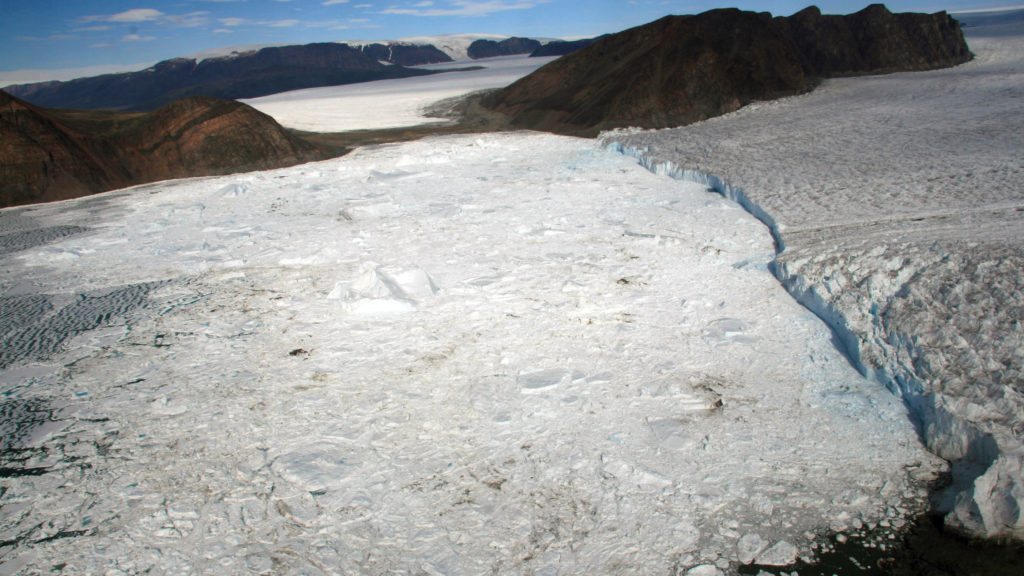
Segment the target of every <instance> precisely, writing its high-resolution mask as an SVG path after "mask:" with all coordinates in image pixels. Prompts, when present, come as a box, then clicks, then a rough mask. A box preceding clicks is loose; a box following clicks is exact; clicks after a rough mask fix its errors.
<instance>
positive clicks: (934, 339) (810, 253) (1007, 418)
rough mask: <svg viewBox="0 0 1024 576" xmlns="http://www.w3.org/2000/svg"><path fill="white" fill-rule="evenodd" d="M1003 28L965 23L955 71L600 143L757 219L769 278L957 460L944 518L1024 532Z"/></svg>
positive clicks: (1019, 65)
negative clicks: (968, 57)
mask: <svg viewBox="0 0 1024 576" xmlns="http://www.w3.org/2000/svg"><path fill="white" fill-rule="evenodd" d="M1018 16H1019V15H1018ZM996 22H997V23H998V25H997V26H994V27H989V26H977V27H968V28H966V30H967V35H968V39H969V41H970V46H971V48H972V50H973V51H974V52H975V53H976V58H975V59H974V61H972V62H970V63H967V64H964V65H961V66H958V67H956V68H954V69H949V70H942V71H935V72H924V73H910V74H893V75H886V76H877V77H872V78H859V79H839V80H830V81H827V82H826V83H825V84H824V85H823V86H822V87H820V88H819V89H818V90H816V91H814V92H813V93H810V94H807V95H803V96H798V97H794V98H788V99H785V100H782V101H775V102H764V103H755V104H752V105H750V106H748V107H746V108H744V109H741V110H740V111H738V112H736V113H734V114H731V115H728V116H725V117H720V118H717V119H712V120H708V121H705V122H702V123H699V124H695V125H691V126H688V127H684V128H678V129H669V130H663V131H655V132H644V131H637V130H622V131H618V132H613V133H606V134H604V135H603V136H602V138H603V141H604V142H605V145H606V146H609V147H611V148H612V149H615V150H618V151H620V152H622V153H625V154H628V155H632V156H635V157H637V158H639V159H640V162H641V163H642V164H643V165H645V166H647V167H648V168H649V169H651V170H654V171H656V172H659V173H664V174H669V175H671V176H673V177H676V178H681V179H684V180H689V181H695V182H700V183H703V184H707V185H709V186H711V188H713V189H714V190H716V191H718V192H719V193H721V194H723V195H725V196H727V197H729V198H733V199H735V200H737V201H738V202H739V203H740V204H741V205H742V206H744V207H745V208H746V209H747V210H748V211H749V212H750V213H751V214H753V215H755V216H757V217H758V219H759V220H761V221H762V222H764V223H765V224H766V225H767V226H768V227H769V229H770V230H771V231H772V234H773V236H774V237H775V239H776V252H777V253H776V257H775V259H774V261H773V262H772V264H771V269H772V270H773V272H774V273H775V275H776V276H777V277H778V279H779V281H780V282H781V283H782V284H783V285H784V286H785V287H786V288H787V290H788V291H789V292H790V293H791V294H792V295H793V296H794V297H795V298H796V299H797V300H798V301H800V302H801V303H803V304H804V305H805V306H807V308H808V309H810V310H812V311H814V312H815V313H816V314H817V315H818V316H819V317H820V318H822V319H823V320H825V321H826V322H827V323H828V324H829V325H830V326H831V327H832V329H833V330H834V332H835V334H836V338H837V340H838V341H839V342H840V343H841V348H842V349H844V350H845V351H846V353H847V355H848V356H849V358H850V361H851V363H852V364H853V365H854V366H855V367H856V368H857V369H858V370H859V371H860V372H861V373H862V374H864V375H865V376H867V377H869V378H871V379H872V380H874V381H877V382H879V383H881V384H884V385H885V386H886V387H888V388H889V389H890V390H892V391H893V392H895V393H897V394H899V395H900V396H901V397H902V398H903V399H904V401H905V403H906V405H907V406H908V408H909V409H910V411H911V414H912V415H913V417H914V419H915V423H916V425H917V426H918V428H919V433H920V435H921V437H922V439H923V440H924V442H925V443H926V444H927V445H928V446H929V448H930V449H931V450H933V451H934V452H935V453H936V454H938V455H940V456H942V457H943V458H945V459H947V460H950V461H952V462H953V463H954V469H953V485H952V486H951V487H950V488H949V489H948V490H946V491H945V492H943V493H942V494H939V495H937V496H936V500H937V501H936V502H935V506H936V508H937V510H939V511H942V512H944V513H946V524H947V526H949V527H951V528H953V529H956V530H959V531H962V532H965V533H968V534H971V535H980V536H989V537H1007V536H1009V537H1016V538H1022V537H1024V514H1022V513H1021V509H1022V506H1024V417H1022V414H1024V386H1022V384H1021V383H1022V379H1021V378H1022V373H1021V369H1022V366H1024V355H1022V348H1021V343H1022V337H1024V332H1022V331H1021V327H1020V319H1021V318H1022V317H1024V300H1022V298H1024V296H1022V294H1024V279H1022V278H1021V274H1020V272H1019V271H1020V270H1021V264H1024V262H1022V261H1021V254H1022V253H1024V252H1022V248H1024V245H1022V231H1024V220H1022V218H1021V216H1020V213H1021V211H1022V210H1024V208H1022V201H1024V193H1022V188H1021V185H1020V181H1021V180H1020V177H1021V174H1022V172H1024V165H1022V157H1021V154H1020V151H1021V150H1024V136H1022V135H1024V126H1022V125H1021V120H1022V119H1024V107H1022V102H1024V99H1022V98H1021V97H1020V96H1021V95H1022V92H1021V89H1020V87H1021V86H1022V85H1024V38H1022V36H1024V32H1022V26H1021V23H1020V20H1019V19H1015V18H1013V17H1010V18H1008V19H1003V20H997V21H996ZM782 127H784V128H782Z"/></svg>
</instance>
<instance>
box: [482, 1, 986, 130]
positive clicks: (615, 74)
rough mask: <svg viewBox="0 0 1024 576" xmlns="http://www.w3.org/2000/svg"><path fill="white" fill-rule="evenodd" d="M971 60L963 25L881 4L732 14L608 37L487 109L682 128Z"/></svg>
mask: <svg viewBox="0 0 1024 576" xmlns="http://www.w3.org/2000/svg"><path fill="white" fill-rule="evenodd" d="M970 57H971V55H970V52H969V50H968V48H967V44H966V43H965V42H964V39H963V35H962V33H961V31H960V27H959V25H958V23H957V22H956V20H954V19H953V18H951V17H950V16H948V15H947V14H945V13H944V12H940V13H938V14H931V15H926V14H892V13H891V12H889V11H888V10H887V9H886V8H885V7H884V6H882V5H880V4H876V5H872V6H869V7H867V8H865V9H864V10H861V11H860V12H857V13H855V14H851V15H848V16H831V15H823V14H821V12H820V11H819V10H818V9H817V8H815V7H810V8H807V9H805V10H803V11H801V12H798V13H797V14H794V15H793V16H789V17H777V18H773V17H771V15H770V14H768V13H755V12H746V11H740V10H737V9H735V8H730V9H721V10H711V11H709V12H705V13H703V14H699V15H696V16H667V17H665V18H662V19H660V20H657V21H655V22H652V23H650V24H646V25H643V26H640V27H637V28H632V29H630V30H626V31H624V32H620V33H618V34H613V35H610V36H608V37H605V38H603V39H602V40H600V41H598V42H595V43H594V44H592V45H590V46H588V47H586V48H583V49H581V50H579V51H577V52H574V53H572V54H570V55H568V56H566V57H564V58H560V59H559V60H556V61H554V62H552V63H550V64H548V65H547V66H545V67H544V68H541V69H540V70H538V71H536V72H534V73H533V74H531V75H530V76H527V77H526V78H523V79H522V80H520V81H519V82H516V83H515V84H513V85H511V86H509V87H507V88H505V89H503V90H500V91H498V92H495V93H492V94H490V95H488V96H487V97H485V98H484V99H483V101H482V105H483V106H484V107H485V108H488V109H490V110H493V111H495V112H498V113H501V114H504V115H505V116H507V117H509V118H510V120H511V123H512V124H513V125H514V126H516V127H520V128H532V129H540V130H550V131H554V132H559V133H565V134H577V135H595V134H597V133H598V132H599V131H601V130H603V129H608V128H614V127H624V126H640V127H644V128H663V127H668V126H676V125H683V124H688V123H691V122H694V121H697V120H702V119H705V118H709V117H712V116H717V115H720V114H724V113H726V112H731V111H733V110H736V109H737V108H739V107H741V106H743V105H744V104H747V103H749V102H752V101H756V100H766V99H772V98H777V97H781V96H786V95H792V94H797V93H799V92H802V91H805V90H808V89H810V88H812V87H813V86H814V85H815V84H816V83H817V82H818V81H819V80H820V79H821V78H823V77H829V76H837V75H849V74H864V73H880V72H893V71H897V70H924V69H929V68H936V67H944V66H951V65H955V64H958V63H962V62H965V61H967V60H969V59H970Z"/></svg>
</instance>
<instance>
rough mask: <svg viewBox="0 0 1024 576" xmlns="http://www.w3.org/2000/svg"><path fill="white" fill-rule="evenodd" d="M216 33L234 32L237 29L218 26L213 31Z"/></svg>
mask: <svg viewBox="0 0 1024 576" xmlns="http://www.w3.org/2000/svg"><path fill="white" fill-rule="evenodd" d="M213 33H214V34H234V33H235V31H234V30H231V29H229V28H217V29H215V30H214V31H213Z"/></svg>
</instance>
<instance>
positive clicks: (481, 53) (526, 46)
mask: <svg viewBox="0 0 1024 576" xmlns="http://www.w3.org/2000/svg"><path fill="white" fill-rule="evenodd" d="M537 48H540V41H539V40H534V39H532V38H518V37H512V38H507V39H505V40H502V41H501V42H495V41H494V40H476V41H474V42H473V43H472V44H470V45H469V49H468V50H466V53H467V54H468V55H469V57H470V58H472V59H474V60H478V59H480V58H494V57H495V56H512V55H515V54H529V53H531V52H533V51H534V50H536V49H537Z"/></svg>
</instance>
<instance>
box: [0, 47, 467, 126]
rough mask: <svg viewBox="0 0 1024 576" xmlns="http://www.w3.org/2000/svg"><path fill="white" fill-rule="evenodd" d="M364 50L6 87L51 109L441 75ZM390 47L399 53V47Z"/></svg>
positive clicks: (168, 63) (276, 53) (188, 63)
mask: <svg viewBox="0 0 1024 576" xmlns="http://www.w3.org/2000/svg"><path fill="white" fill-rule="evenodd" d="M365 48H366V49H365V50H364V49H361V48H353V47H351V46H349V45H347V44H336V43H321V44H306V45H301V46H277V47H267V48H263V49H260V50H256V51H253V52H246V53H242V54H234V55H231V56H224V57H219V58H207V59H205V60H196V59H195V58H175V59H172V60H165V61H163V62H160V63H158V64H156V65H155V66H153V67H152V68H147V69H146V70H142V71H139V72H126V73H122V74H106V75H103V76H94V77H90V78H79V79H76V80H70V81H67V82H40V83H36V84H22V85H16V86H8V87H7V88H5V91H7V92H8V93H10V94H11V95H13V96H16V97H18V98H21V99H22V100H25V101H28V102H31V103H33V104H35V105H36V106H44V107H50V108H75V109H105V110H153V109H155V108H158V107H159V106H162V105H164V104H167V103H169V102H173V101H174V100H179V99H182V98H187V97H190V96H213V97H217V98H232V99H234V98H256V97H259V96H266V95H267V94H274V93H277V92H285V91H288V90H298V89H301V88H313V87H317V86H332V85H339V84H351V83H355V82H366V81H369V80H382V79H386V78H404V77H408V76H420V75H424V74H433V73H435V71H431V70H422V69H416V68H407V67H405V66H403V65H400V64H390V63H382V62H381V61H380V60H381V59H382V58H381V56H382V55H384V54H382V53H383V52H387V51H388V48H387V47H386V46H383V45H376V46H374V45H371V46H369V47H365ZM417 48H421V47H417ZM390 53H391V54H392V57H396V56H395V54H396V51H395V50H394V49H391V50H390ZM397 54H398V56H397V57H396V58H397V59H399V60H401V61H402V62H407V63H425V62H426V61H434V62H444V61H446V60H445V59H446V58H447V56H446V55H445V54H444V53H443V52H441V51H440V50H437V49H436V48H435V49H433V51H429V50H425V49H424V50H419V49H417V50H411V49H410V50H406V49H398V50H397Z"/></svg>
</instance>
